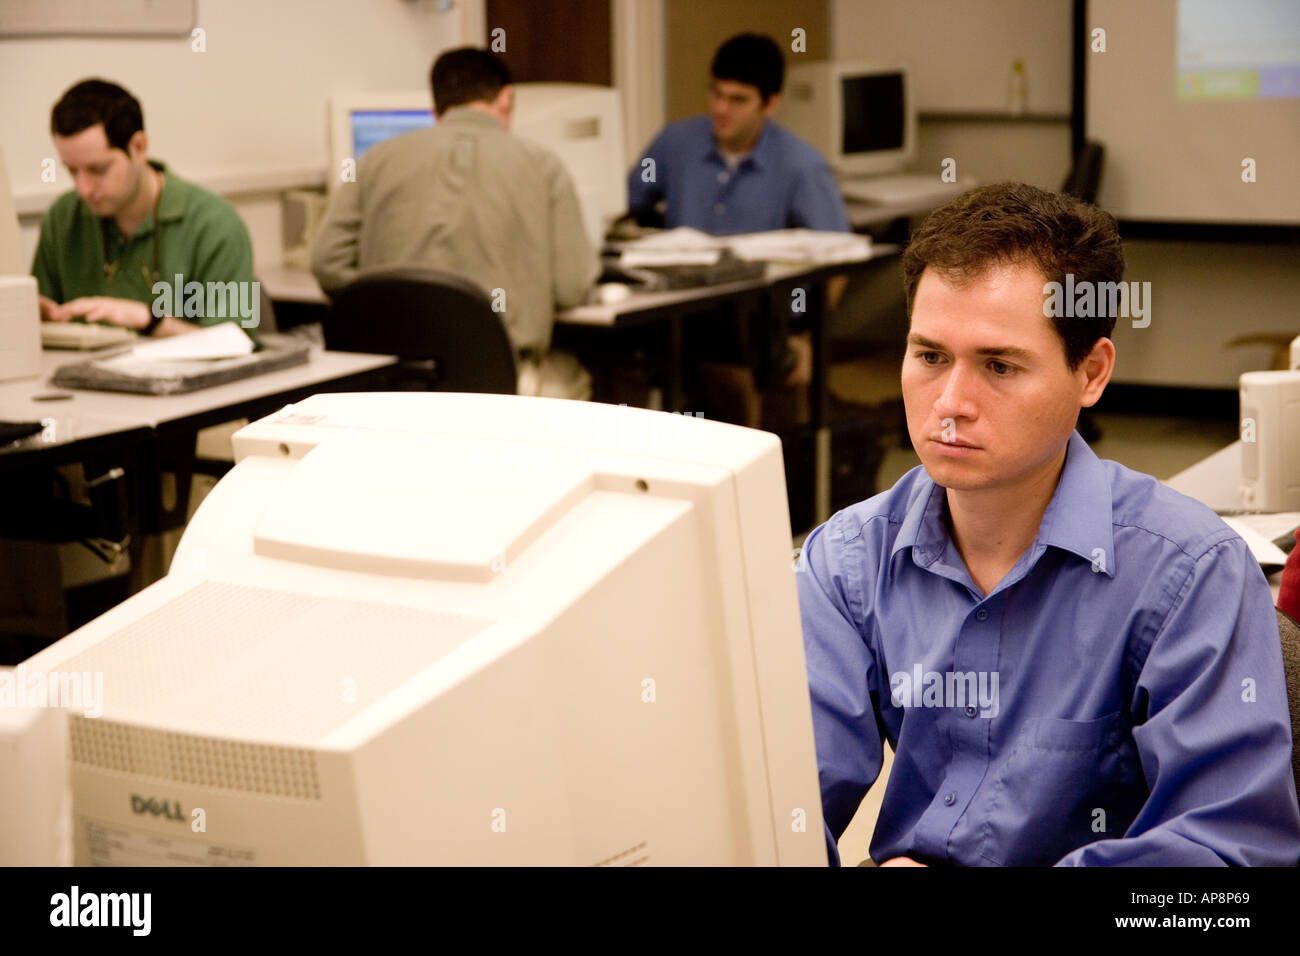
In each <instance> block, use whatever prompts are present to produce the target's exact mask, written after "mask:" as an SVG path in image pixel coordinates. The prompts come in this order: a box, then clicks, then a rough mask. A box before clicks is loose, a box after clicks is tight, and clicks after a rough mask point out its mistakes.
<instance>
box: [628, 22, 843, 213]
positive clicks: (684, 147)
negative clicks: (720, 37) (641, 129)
mask: <svg viewBox="0 0 1300 956" xmlns="http://www.w3.org/2000/svg"><path fill="white" fill-rule="evenodd" d="M711 72H712V74H713V82H712V84H711V86H710V88H709V113H708V115H707V116H694V117H691V118H690V119H684V120H680V121H678V122H676V123H672V124H670V125H669V126H667V127H665V129H664V130H663V132H661V133H660V134H659V135H658V136H657V137H655V140H654V142H652V143H651V144H650V146H649V148H647V149H646V151H645V153H644V155H643V156H642V158H641V160H640V161H639V162H638V163H637V165H636V166H635V167H633V169H632V172H631V173H630V174H629V175H628V180H627V194H628V211H629V212H630V213H631V214H632V215H633V216H634V217H635V218H637V219H638V220H641V221H644V220H645V219H646V218H647V217H648V216H649V215H651V213H652V210H653V209H654V207H655V205H656V204H657V203H659V202H660V201H661V200H662V201H663V202H664V204H665V208H664V224H665V225H666V226H667V227H668V228H670V229H672V228H675V227H677V226H692V227H694V228H696V229H699V230H702V231H704V232H707V233H710V234H712V235H733V234H735V233H742V232H763V231H766V230H769V229H787V228H792V227H796V226H802V227H804V228H807V229H822V230H829V231H834V232H848V231H849V220H848V215H847V213H845V211H844V199H843V197H842V196H841V195H840V190H839V187H838V186H837V185H836V183H835V177H834V176H833V175H832V174H831V170H830V167H829V166H828V165H827V164H826V160H825V158H824V157H823V156H822V155H821V153H819V152H817V150H816V149H814V148H813V147H812V146H810V145H808V144H807V143H805V142H804V141H803V140H801V139H800V138H799V137H797V136H795V135H794V134H793V133H791V132H789V131H787V130H785V129H782V128H781V127H780V126H778V125H777V124H776V123H775V122H773V121H772V118H771V117H772V114H773V113H775V112H776V109H777V106H778V105H779V104H780V102H781V86H782V84H783V82H784V80H785V59H784V57H783V56H782V54H781V49H780V47H778V46H777V45H776V43H775V42H774V41H773V40H771V39H770V38H769V37H765V36H759V35H757V34H741V35H739V36H735V37H732V38H731V39H730V40H728V41H727V42H726V43H724V44H723V45H722V46H721V47H719V48H718V52H717V53H716V54H715V55H714V58H713V66H712V69H711Z"/></svg>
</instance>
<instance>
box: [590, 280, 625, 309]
mask: <svg viewBox="0 0 1300 956" xmlns="http://www.w3.org/2000/svg"><path fill="white" fill-rule="evenodd" d="M631 294H632V287H631V286H629V285H625V284H624V283H622V282H602V283H601V284H600V285H598V286H596V296H597V298H599V299H600V303H601V305H616V304H617V303H619V302H622V301H623V300H624V299H626V298H627V297H628V296H630V295H631Z"/></svg>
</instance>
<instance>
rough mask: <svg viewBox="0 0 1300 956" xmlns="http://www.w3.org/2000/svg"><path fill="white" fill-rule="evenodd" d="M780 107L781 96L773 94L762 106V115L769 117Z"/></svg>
mask: <svg viewBox="0 0 1300 956" xmlns="http://www.w3.org/2000/svg"><path fill="white" fill-rule="evenodd" d="M780 105H781V94H780V93H773V94H772V95H771V96H769V97H768V98H767V102H766V103H764V104H763V115H764V116H771V115H772V114H773V113H775V112H776V108H777V107H778V106H780Z"/></svg>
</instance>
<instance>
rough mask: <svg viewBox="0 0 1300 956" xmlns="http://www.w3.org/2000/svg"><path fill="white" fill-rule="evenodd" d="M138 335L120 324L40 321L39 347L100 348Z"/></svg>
mask: <svg viewBox="0 0 1300 956" xmlns="http://www.w3.org/2000/svg"><path fill="white" fill-rule="evenodd" d="M136 338H138V336H137V335H136V334H135V332H133V331H132V330H131V329H124V328H122V327H121V326H120V325H99V324H95V323H88V322H42V323H41V347H42V348H47V349H79V350H82V351H86V350H89V349H102V348H107V347H108V346H110V345H124V344H126V343H127V342H131V341H133V340H134V339H136Z"/></svg>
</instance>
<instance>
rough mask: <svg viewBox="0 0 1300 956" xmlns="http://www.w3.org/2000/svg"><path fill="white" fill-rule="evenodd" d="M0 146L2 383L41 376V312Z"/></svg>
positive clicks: (0, 327) (0, 371)
mask: <svg viewBox="0 0 1300 956" xmlns="http://www.w3.org/2000/svg"><path fill="white" fill-rule="evenodd" d="M27 267H28V263H27V262H26V261H25V259H24V257H23V253H22V240H21V234H20V232H19V229H18V210H17V207H16V205H15V203H14V194H13V191H12V190H11V189H10V187H9V167H8V166H7V165H5V155H4V149H3V147H0V382H2V381H6V380H8V379H14V378H33V377H35V376H37V375H39V374H40V373H41V337H40V326H41V310H40V300H39V298H38V295H39V292H38V289H37V285H36V279H35V278H33V277H32V276H31V275H29V274H28V268H27Z"/></svg>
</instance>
